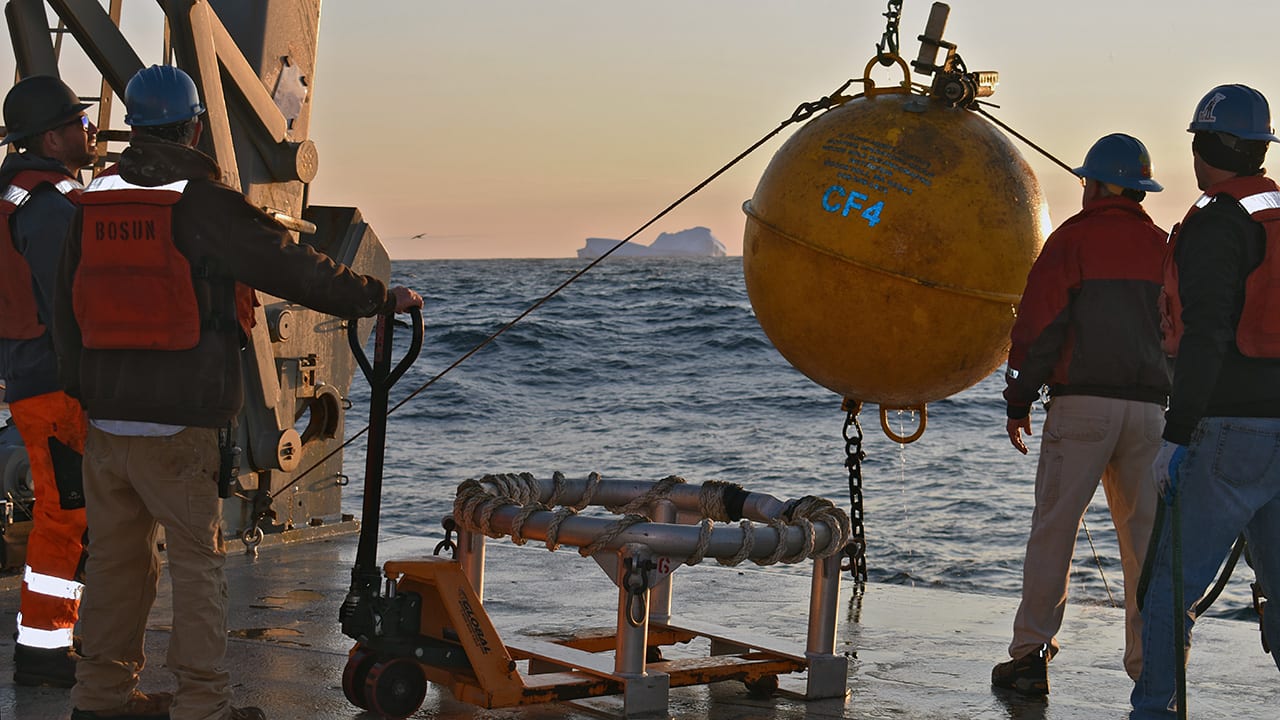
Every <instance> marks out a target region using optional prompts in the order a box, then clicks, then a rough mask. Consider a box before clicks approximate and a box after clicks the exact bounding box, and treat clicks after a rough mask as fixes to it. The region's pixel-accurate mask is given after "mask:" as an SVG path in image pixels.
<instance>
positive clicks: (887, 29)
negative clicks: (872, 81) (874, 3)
mask: <svg viewBox="0 0 1280 720" xmlns="http://www.w3.org/2000/svg"><path fill="white" fill-rule="evenodd" d="M884 16H885V18H887V20H888V22H886V23H885V26H884V36H883V37H881V38H880V42H878V43H876V60H878V61H879V62H880V64H881V65H883V66H885V67H889V66H890V65H892V64H893V58H894V57H897V55H898V20H899V19H901V18H902V0H889V9H888V10H887V11H886V12H885V14H884Z"/></svg>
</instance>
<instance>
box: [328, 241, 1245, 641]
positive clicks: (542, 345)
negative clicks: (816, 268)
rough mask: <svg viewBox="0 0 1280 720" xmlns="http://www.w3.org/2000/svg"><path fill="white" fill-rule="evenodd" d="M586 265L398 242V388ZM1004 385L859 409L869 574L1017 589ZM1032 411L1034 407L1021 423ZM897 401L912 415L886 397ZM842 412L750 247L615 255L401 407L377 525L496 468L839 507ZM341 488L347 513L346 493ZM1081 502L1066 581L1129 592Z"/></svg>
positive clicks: (422, 523) (1107, 524) (443, 504)
mask: <svg viewBox="0 0 1280 720" xmlns="http://www.w3.org/2000/svg"><path fill="white" fill-rule="evenodd" d="M581 267H582V262H581V261H574V260H484V261H404V262H396V263H394V265H393V273H394V274H395V278H394V279H395V281H396V282H399V283H403V284H405V285H409V286H411V287H413V288H415V289H417V290H418V291H419V292H421V293H422V295H423V297H424V298H425V309H424V317H425V321H426V336H425V342H424V347H423V353H422V356H421V357H420V358H419V360H418V362H417V363H416V364H415V365H414V366H413V367H412V368H411V369H410V371H409V372H408V373H407V374H406V375H405V377H404V378H403V379H402V380H401V381H400V383H399V385H397V386H396V387H395V388H394V389H393V390H392V393H391V398H392V403H393V404H394V403H396V402H398V401H399V400H400V399H401V398H404V397H405V396H407V395H408V394H409V393H410V392H411V391H413V390H415V389H417V388H419V387H421V386H422V385H423V384H425V383H426V382H428V381H429V380H431V379H432V378H433V377H435V376H436V375H437V374H438V373H439V372H440V371H442V370H443V369H444V368H446V367H448V366H449V365H450V364H451V363H453V362H454V361H455V360H456V359H457V358H459V357H460V356H462V355H463V354H464V353H467V352H468V351H470V350H471V349H472V348H474V347H475V346H476V345H478V344H479V343H481V342H482V341H484V340H485V339H486V338H487V337H489V335H490V334H491V333H493V332H494V331H496V330H498V329H499V328H501V327H502V326H503V325H505V324H506V323H507V322H509V321H510V320H512V319H513V318H515V317H516V316H518V315H519V314H520V313H521V312H523V311H524V310H526V309H527V308H529V307H530V306H531V305H533V304H534V303H535V302H537V301H538V300H539V299H541V298H543V297H544V296H545V295H546V294H547V293H548V292H550V291H551V290H552V289H553V288H555V287H556V286H558V285H559V284H560V283H562V282H564V281H565V280H567V279H568V278H570V277H571V276H572V274H573V273H575V272H577V271H578V270H579V269H580V268H581ZM402 336H403V335H402ZM1000 389H1001V386H1000V381H999V378H998V377H995V376H993V377H991V378H988V379H987V380H985V381H983V382H981V383H979V384H978V385H976V386H975V387H973V388H971V389H969V390H967V391H965V392H963V393H960V394H958V395H956V396H955V397H952V398H949V399H947V400H944V401H941V402H938V403H934V404H932V405H930V407H929V426H928V431H927V432H926V433H925V435H924V437H923V438H922V439H921V440H920V441H918V442H916V443H913V444H911V445H908V446H905V447H902V446H899V445H896V444H894V443H892V442H891V441H889V440H888V439H887V438H886V437H885V436H884V435H883V434H882V433H881V431H880V428H879V422H878V419H877V416H876V408H874V407H869V408H867V409H865V410H864V411H863V414H862V425H863V427H864V430H865V433H866V441H865V444H864V449H865V450H866V452H867V460H866V461H865V463H864V465H863V475H864V494H865V526H866V534H867V538H868V567H869V571H870V577H871V580H872V581H876V582H887V583H899V584H914V585H928V586H938V587H945V588H950V589H953V590H961V591H968V592H979V593H994V594H1002V595H1017V594H1018V593H1019V591H1020V588H1021V581H1022V577H1021V567H1022V555H1023V545H1024V542H1025V540H1026V534H1027V530H1028V528H1029V525H1030V519H1031V508H1032V503H1033V489H1034V488H1033V485H1034V477H1035V449H1036V448H1035V447H1034V446H1033V447H1032V453H1031V454H1030V455H1028V456H1023V455H1021V454H1019V453H1018V452H1016V451H1015V450H1014V449H1013V448H1012V447H1010V445H1009V442H1008V438H1007V437H1006V435H1005V420H1004V413H1003V405H1002V402H1001V400H1000ZM351 396H352V400H353V402H354V403H355V405H354V407H353V409H352V411H351V414H349V415H348V418H347V428H348V430H347V434H348V435H351V434H353V433H354V431H355V430H358V429H359V428H361V427H363V425H364V423H365V422H366V420H367V413H368V391H367V387H366V386H365V385H364V383H363V381H362V379H361V378H359V377H357V380H356V382H355V383H354V385H353V388H352V393H351ZM1042 419H1043V415H1042V414H1041V413H1040V411H1039V410H1037V411H1036V414H1035V416H1034V417H1033V422H1035V428H1036V430H1037V434H1036V435H1035V436H1033V438H1032V440H1033V443H1034V442H1036V441H1038V438H1039V435H1038V430H1039V426H1040V421H1041V420H1042ZM889 421H890V423H891V425H892V426H895V427H896V426H898V425H899V424H901V425H902V426H903V427H905V428H911V427H913V426H914V423H915V420H914V418H911V417H907V416H905V415H903V416H901V417H899V416H898V415H896V414H891V415H890V416H889ZM843 424H844V413H843V412H842V411H841V409H840V398H839V397H838V396H836V395H835V394H833V393H831V392H830V391H828V390H826V389H824V388H821V387H819V386H817V385H816V384H814V383H813V382H811V381H810V380H808V379H807V378H805V377H804V376H803V375H801V374H800V373H799V372H797V371H796V370H794V369H793V368H791V367H790V366H789V365H788V364H787V363H786V361H785V360H783V358H782V357H781V355H779V354H778V352H777V351H776V350H774V349H773V346H772V345H771V344H770V343H769V342H768V340H767V338H765V336H764V333H763V332H762V331H761V330H760V327H759V325H758V324H757V323H756V321H755V317H754V315H753V313H752V310H751V305H750V302H749V301H748V299H747V295H746V290H745V288H744V285H743V278H742V267H741V259H740V258H713V259H697V260H663V259H624V260H618V261H606V262H604V263H602V264H601V265H599V266H598V267H596V268H594V269H593V270H592V271H591V272H589V273H587V274H586V275H584V276H583V277H582V278H580V279H579V280H578V281H576V282H574V283H573V284H572V285H570V286H569V287H567V288H566V289H565V290H564V291H563V292H562V293H560V294H559V295H557V296H556V297H554V298H552V299H551V300H549V301H548V302H546V303H545V304H544V305H543V306H542V307H541V308H539V309H538V310H537V311H535V312H534V313H533V314H531V315H530V316H529V317H528V318H527V319H525V320H524V321H523V322H521V323H519V324H517V325H515V326H514V327H512V328H511V329H510V330H509V331H508V332H506V333H505V334H503V335H502V336H501V337H499V338H498V339H497V340H495V341H494V342H492V343H491V344H490V345H488V346H487V347H485V348H484V349H482V350H480V351H479V352H478V353H476V354H475V355H474V356H473V357H471V358H470V359H468V360H467V361H466V362H464V363H463V364H461V365H460V366H459V367H457V368H456V369H454V370H453V371H451V372H449V373H448V374H447V375H445V376H444V377H443V378H442V379H440V380H439V381H438V382H436V383H435V384H433V385H432V386H431V387H430V388H428V389H427V390H425V391H424V392H422V393H421V394H420V395H418V396H417V397H415V398H414V399H413V400H412V401H410V402H408V403H406V404H405V405H404V406H403V407H402V408H401V409H400V410H399V411H397V412H396V413H395V414H394V415H392V417H391V419H390V427H389V430H388V450H387V460H386V471H385V472H386V474H385V490H384V503H383V508H384V517H383V525H382V527H383V528H384V529H385V530H386V531H388V532H393V533H404V534H415V535H425V536H431V537H442V531H441V529H440V519H441V518H442V517H443V516H444V515H445V514H446V513H448V512H449V509H450V507H451V505H452V499H453V492H454V489H455V488H456V487H457V485H458V483H460V482H461V481H463V480H465V479H467V478H471V477H477V476H480V475H483V474H486V473H491V472H524V471H527V472H532V473H534V474H535V475H538V476H549V475H550V474H551V473H552V472H553V471H556V470H560V471H563V472H565V473H566V474H568V475H574V476H582V475H585V474H586V473H588V472H590V471H598V472H601V473H603V474H604V475H605V476H606V477H620V478H621V477H625V478H635V479H646V480H657V479H660V478H662V477H665V476H667V475H671V474H676V475H680V476H683V477H684V478H686V479H687V480H688V481H689V482H702V481H705V480H725V481H731V482H736V483H738V484H740V485H742V486H743V487H745V488H747V489H748V490H754V491H759V492H767V493H770V494H773V495H775V496H777V497H780V498H791V497H798V496H802V495H822V496H825V497H828V498H830V499H832V500H833V501H835V502H837V503H839V504H840V505H841V506H844V507H847V506H848V502H849V498H848V475H847V471H846V470H845V468H844V464H843V463H844V440H843V438H842V435H841V430H842V427H843ZM347 463H348V470H347V472H348V474H349V475H351V477H352V480H353V482H352V487H353V488H358V487H359V485H360V483H359V479H360V476H361V475H362V474H363V469H364V460H363V445H362V444H360V443H358V442H357V443H356V444H354V445H353V446H352V447H351V448H350V449H349V450H348V455H347ZM347 504H348V505H349V506H350V508H349V509H350V511H357V512H358V507H359V497H358V495H357V493H354V492H353V493H350V494H349V496H348V499H347ZM1085 522H1086V524H1087V526H1088V529H1089V531H1090V532H1091V534H1092V537H1093V543H1094V545H1095V547H1096V548H1097V553H1098V559H1097V560H1095V557H1094V555H1093V553H1092V551H1091V550H1090V546H1089V543H1088V540H1087V538H1086V536H1085V533H1084V532H1083V531H1082V532H1081V533H1080V538H1079V542H1078V544H1077V549H1076V559H1075V567H1074V571H1073V576H1072V586H1071V601H1072V602H1079V603H1090V604H1104V603H1107V602H1108V595H1107V587H1106V585H1107V584H1109V586H1110V589H1111V593H1112V594H1113V595H1114V596H1115V598H1116V599H1117V600H1119V599H1120V598H1121V597H1122V593H1121V585H1120V563H1119V554H1118V550H1117V548H1116V541H1115V531H1114V527H1113V526H1112V524H1111V520H1110V517H1109V515H1108V514H1107V510H1106V502H1105V500H1104V498H1103V495H1102V493H1101V492H1099V493H1098V495H1097V497H1096V498H1095V501H1094V504H1093V506H1092V507H1091V508H1090V510H1089V512H1088V514H1087V516H1086V518H1085ZM530 552H535V550H530ZM1099 561H1100V563H1101V565H1102V572H1100V571H1099V568H1098V564H1099ZM1242 565H1243V564H1242ZM1103 573H1105V576H1106V584H1104V581H1103V579H1102V575H1103ZM1251 578H1252V573H1251V572H1250V571H1249V570H1248V568H1242V569H1238V570H1237V577H1236V578H1235V579H1233V581H1232V583H1231V585H1230V587H1229V588H1228V590H1227V592H1226V593H1224V596H1223V599H1221V600H1219V601H1218V603H1217V604H1216V605H1215V608H1214V610H1213V611H1211V613H1212V614H1214V615H1223V616H1230V617H1238V616H1240V615H1242V614H1244V615H1247V614H1248V612H1246V611H1244V610H1243V609H1242V608H1243V607H1245V606H1248V605H1249V601H1248V586H1247V581H1248V580H1249V579H1251ZM1249 612H1251V611H1249Z"/></svg>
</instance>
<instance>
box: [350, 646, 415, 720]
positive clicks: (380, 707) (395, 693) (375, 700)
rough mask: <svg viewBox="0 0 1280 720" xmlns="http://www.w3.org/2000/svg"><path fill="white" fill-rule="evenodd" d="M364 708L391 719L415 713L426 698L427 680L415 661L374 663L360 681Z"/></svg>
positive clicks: (401, 660)
mask: <svg viewBox="0 0 1280 720" xmlns="http://www.w3.org/2000/svg"><path fill="white" fill-rule="evenodd" d="M364 696H365V699H367V700H368V702H369V706H368V708H367V709H369V710H372V711H373V712H376V713H379V714H381V715H382V716H383V717H387V718H392V720H402V718H407V717H409V716H410V715H412V714H413V713H414V712H416V711H417V709H418V708H419V707H421V706H422V701H423V700H424V699H425V698H426V697H427V678H426V677H425V676H423V674H422V667H421V666H420V665H418V663H417V661H416V660H409V659H408V658H396V659H394V660H388V661H387V662H380V663H375V664H374V666H373V667H372V668H370V670H369V675H368V677H366V678H365V681H364Z"/></svg>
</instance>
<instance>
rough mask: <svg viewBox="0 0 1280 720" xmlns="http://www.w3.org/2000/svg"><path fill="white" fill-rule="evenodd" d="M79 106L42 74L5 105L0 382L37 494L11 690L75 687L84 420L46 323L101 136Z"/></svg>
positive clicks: (0, 173) (0, 184) (0, 182)
mask: <svg viewBox="0 0 1280 720" xmlns="http://www.w3.org/2000/svg"><path fill="white" fill-rule="evenodd" d="M87 107H88V105H86V104H84V103H82V102H80V99H79V98H77V97H76V94H75V93H74V92H72V91H71V89H70V88H69V87H67V86H66V85H65V84H64V83H63V82H62V81H61V80H59V79H58V78H56V77H52V76H47V75H37V76H32V77H29V78H26V79H24V80H22V81H21V82H19V83H18V84H16V85H14V86H13V88H12V89H10V90H9V92H8V94H7V95H6V96H5V99H4V119H5V123H6V134H5V138H4V143H5V144H10V145H13V146H14V147H17V148H18V149H19V150H21V152H17V153H11V154H9V155H8V156H7V157H6V158H5V160H4V164H3V165H0V189H3V193H4V194H3V197H2V198H0V215H3V216H4V222H3V223H0V377H3V378H4V380H5V391H4V392H5V400H6V401H7V402H8V403H9V411H10V413H11V414H12V415H13V421H14V423H15V424H16V425H17V427H18V432H19V434H21V435H22V441H23V444H24V445H25V446H26V449H27V456H28V458H29V460H30V464H31V476H32V480H33V483H34V490H35V504H34V506H33V508H32V521H33V522H32V528H31V534H30V536H29V537H28V540H27V557H26V566H25V567H24V568H23V582H22V598H21V608H20V609H19V611H18V634H17V643H16V645H15V646H14V657H13V664H14V673H13V679H14V682H16V683H18V684H20V685H50V686H56V687H71V686H72V685H73V684H74V683H75V655H74V653H73V652H72V630H73V627H74V626H75V624H76V618H77V612H78V609H79V605H80V594H81V589H82V586H81V584H80V582H79V581H78V580H77V579H76V576H77V572H76V571H77V568H78V567H79V565H80V558H81V554H82V552H83V549H84V546H83V537H84V532H85V511H84V491H83V485H82V481H81V477H80V462H81V460H80V454H81V452H82V451H83V450H84V436H85V423H84V414H83V412H82V411H81V409H80V406H79V404H78V403H76V402H75V401H74V400H72V399H71V398H69V397H67V396H66V395H65V394H64V393H63V392H62V391H61V390H60V388H59V385H58V378H57V360H56V358H55V356H54V351H53V343H52V341H51V339H50V327H51V324H52V321H53V294H54V290H53V285H54V280H55V277H56V274H57V266H58V260H59V259H60V258H61V256H62V246H63V241H64V238H65V237H66V234H67V228H68V227H69V226H70V225H71V218H72V216H73V214H74V212H75V205H74V200H75V197H76V196H77V195H79V193H80V189H81V188H80V183H79V182H78V181H77V180H76V176H75V172H76V171H78V170H79V169H81V168H83V167H85V166H87V165H90V164H92V163H93V161H94V159H95V149H96V145H95V143H96V139H97V138H96V135H97V132H98V129H97V128H96V127H95V126H94V124H93V123H92V122H91V121H90V120H89V118H88V117H87V116H85V114H84V110H85V108H87Z"/></svg>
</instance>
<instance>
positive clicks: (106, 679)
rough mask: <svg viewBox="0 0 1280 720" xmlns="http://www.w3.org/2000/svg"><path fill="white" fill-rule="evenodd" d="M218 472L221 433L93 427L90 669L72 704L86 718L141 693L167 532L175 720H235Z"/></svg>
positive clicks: (84, 669)
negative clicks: (146, 636) (160, 535)
mask: <svg viewBox="0 0 1280 720" xmlns="http://www.w3.org/2000/svg"><path fill="white" fill-rule="evenodd" d="M217 473H218V435H217V430H214V429H211V428H187V429H185V430H183V431H182V432H180V433H178V434H176V435H172V436H168V437H126V436H116V435H111V434H109V433H105V432H103V431H101V430H99V429H97V428H94V427H90V428H89V437H88V441H87V442H86V443H85V457H84V481H85V482H84V484H85V500H86V510H87V511H88V520H89V536H90V538H91V539H92V545H91V546H90V548H89V561H88V564H87V566H86V578H85V592H84V599H83V601H82V603H81V607H80V618H81V636H82V641H83V651H84V652H83V654H84V658H83V659H82V660H81V661H80V663H79V664H78V668H77V670H76V685H75V688H74V689H73V690H72V693H71V697H72V700H73V702H74V703H75V706H76V707H78V708H80V709H81V710H108V709H112V708H117V707H120V706H121V705H123V704H124V702H125V701H126V700H127V699H128V697H129V693H130V691H131V690H133V688H135V687H136V686H137V684H138V673H139V672H140V671H141V669H142V667H143V665H144V663H145V657H144V654H143V647H144V643H143V632H144V630H145V629H146V626H147V616H148V615H149V614H150V611H151V606H152V603H153V602H154V601H155V597H156V590H157V586H158V584H159V578H160V560H159V557H158V555H157V553H156V535H157V529H158V527H159V526H161V525H162V526H164V531H165V547H166V552H167V553H168V565H169V575H170V578H171V580H172V584H173V632H172V634H171V635H170V637H169V651H168V655H167V657H166V664H167V666H168V668H169V670H170V671H171V672H172V673H173V674H174V677H176V678H177V681H178V691H177V693H176V694H175V696H174V700H173V707H172V709H171V710H170V717H171V718H172V720H223V719H224V718H226V717H227V716H229V714H230V712H231V705H230V699H231V691H230V688H229V687H228V680H229V675H228V673H227V671H226V670H225V668H224V666H223V656H224V655H225V653H226V648H227V582H226V577H225V576H224V574H223V563H224V561H225V559H226V556H225V553H224V548H223V543H222V531H221V515H222V501H221V500H219V499H218V485H217Z"/></svg>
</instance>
